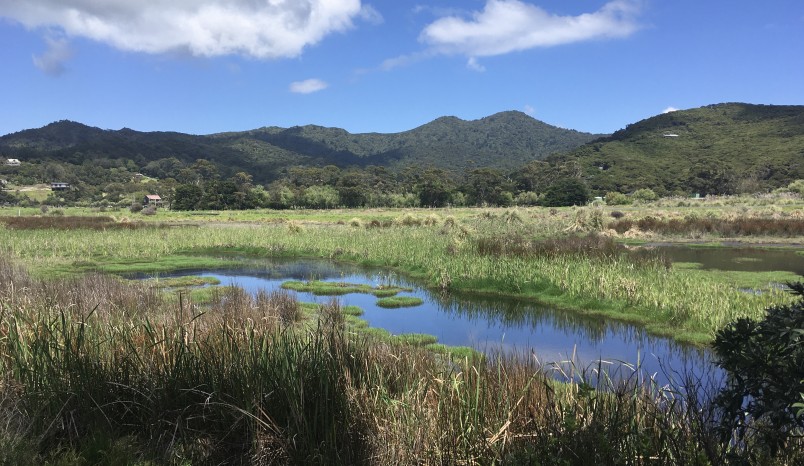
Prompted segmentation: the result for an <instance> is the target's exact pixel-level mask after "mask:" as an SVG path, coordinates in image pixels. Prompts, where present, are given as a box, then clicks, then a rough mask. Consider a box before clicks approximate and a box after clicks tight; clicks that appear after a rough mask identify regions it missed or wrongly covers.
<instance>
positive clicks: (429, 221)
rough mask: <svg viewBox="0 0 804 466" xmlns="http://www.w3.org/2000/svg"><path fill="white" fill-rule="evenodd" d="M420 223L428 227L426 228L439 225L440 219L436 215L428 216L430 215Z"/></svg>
mask: <svg viewBox="0 0 804 466" xmlns="http://www.w3.org/2000/svg"><path fill="white" fill-rule="evenodd" d="M422 223H423V224H424V225H425V226H428V227H429V226H436V225H438V224H440V223H441V217H439V216H438V215H437V214H430V215H428V216H427V217H425V218H424V220H423V221H422Z"/></svg>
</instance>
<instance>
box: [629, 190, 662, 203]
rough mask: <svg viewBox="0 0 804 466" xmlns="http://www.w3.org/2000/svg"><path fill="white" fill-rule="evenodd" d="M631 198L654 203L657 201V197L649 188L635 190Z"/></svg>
mask: <svg viewBox="0 0 804 466" xmlns="http://www.w3.org/2000/svg"><path fill="white" fill-rule="evenodd" d="M631 197H632V198H633V199H636V200H638V201H655V200H656V199H659V196H657V195H656V193H655V192H653V190H652V189H650V188H643V189H637V190H636V191H634V192H633V193H632V194H631Z"/></svg>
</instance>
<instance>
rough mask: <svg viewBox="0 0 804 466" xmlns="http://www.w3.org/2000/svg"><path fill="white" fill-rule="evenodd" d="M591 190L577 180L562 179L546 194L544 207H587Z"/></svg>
mask: <svg viewBox="0 0 804 466" xmlns="http://www.w3.org/2000/svg"><path fill="white" fill-rule="evenodd" d="M589 198H590V194H589V188H588V187H587V186H586V183H584V182H583V181H582V180H579V179H577V178H562V179H559V180H558V181H556V182H555V183H553V184H552V185H551V186H550V187H549V188H547V192H545V193H544V199H542V205H544V206H545V207H565V206H572V205H586V203H587V202H589Z"/></svg>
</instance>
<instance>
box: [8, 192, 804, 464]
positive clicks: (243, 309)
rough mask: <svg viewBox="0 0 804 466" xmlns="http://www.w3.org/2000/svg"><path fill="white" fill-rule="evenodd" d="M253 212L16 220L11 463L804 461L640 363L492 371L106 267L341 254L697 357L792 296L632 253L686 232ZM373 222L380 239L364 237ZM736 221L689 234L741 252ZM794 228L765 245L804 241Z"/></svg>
mask: <svg viewBox="0 0 804 466" xmlns="http://www.w3.org/2000/svg"><path fill="white" fill-rule="evenodd" d="M721 207H724V209H723V210H722V212H720V213H715V214H714V215H719V216H721V217H722V218H724V219H725V217H726V216H727V215H731V213H732V212H735V211H737V212H739V210H731V207H730V206H721ZM705 208H706V207H700V209H705ZM766 208H767V207H766V206H765V205H759V206H757V208H756V209H753V207H749V208H748V210H749V211H747V212H743V215H744V216H754V213H757V214H758V213H759V211H761V210H762V209H766ZM734 209H740V206H735V207H734ZM754 210H756V212H754ZM619 211H620V212H624V218H627V219H631V220H632V221H636V222H638V219H639V218H643V217H647V216H658V215H661V216H662V218H665V219H668V220H669V219H672V218H679V217H684V216H687V215H688V212H673V209H672V208H666V207H662V206H660V205H659V204H657V205H656V206H654V207H648V208H644V209H642V210H637V208H636V207H629V208H628V209H623V208H621V209H620V210H619ZM712 211H713V212H718V209H714V208H713V209H712ZM581 212H583V213H581ZM724 212H725V213H724ZM15 213H17V212H15ZM69 213H70V214H72V212H69ZM781 213H785V215H786V216H787V217H786V218H787V219H788V220H791V221H794V222H801V221H802V220H801V219H802V216H801V206H800V205H796V204H792V205H788V206H785V207H784V210H781V211H777V212H775V214H773V215H777V216H780V214H781ZM163 214H165V215H163ZM700 214H702V215H704V216H706V215H707V212H703V211H702V212H700V213H699V215H700ZM37 215H41V213H37ZM182 215H183V214H182ZM255 215H257V214H256V213H254V212H249V213H245V214H243V217H238V216H237V214H234V216H233V217H229V216H227V217H226V218H218V219H217V221H215V222H210V223H207V222H200V221H199V220H198V219H199V217H182V216H180V215H177V216H175V217H172V216H170V214H166V213H163V212H160V213H159V214H158V215H157V216H156V217H157V218H156V219H152V218H149V219H147V220H145V222H147V223H149V224H153V225H158V224H159V222H170V223H171V224H181V223H187V224H192V225H193V226H192V227H184V228H134V229H130V228H104V229H103V231H98V230H97V229H95V228H94V227H92V226H87V227H83V226H79V225H78V224H76V226H75V227H73V228H69V229H64V230H58V233H54V231H55V230H53V229H52V228H49V227H48V228H27V229H26V228H12V227H11V226H10V225H9V226H0V232H2V234H3V238H4V239H3V243H2V246H0V247H1V248H2V254H3V256H2V259H1V260H0V303H1V304H2V314H1V315H0V342H1V343H2V358H0V364H2V366H3V373H4V379H3V380H2V385H0V388H1V389H2V403H0V417H2V420H3V422H2V423H1V424H0V425H2V429H0V443H2V455H3V460H4V462H6V463H10V464H26V463H27V464H39V463H42V462H50V463H59V464H85V463H97V462H106V463H115V462H121V461H126V462H129V463H139V464H187V463H193V464H220V463H244V462H245V463H254V464H275V463H280V464H281V463H290V464H311V463H314V464H411V463H423V464H455V463H468V464H472V463H474V464H491V463H501V464H521V463H523V462H525V463H536V464H556V463H558V462H560V463H561V464H589V463H590V462H597V463H599V464H726V463H729V462H737V461H738V459H739V458H740V457H742V456H743V453H744V452H746V451H748V450H751V451H753V452H754V453H755V454H756V455H757V456H755V458H757V459H758V460H759V461H761V462H771V461H774V462H776V463H777V464H794V463H795V462H797V461H800V460H801V456H800V455H801V453H800V452H801V451H804V450H802V448H801V447H802V445H801V440H800V439H797V438H791V439H787V440H786V443H785V444H784V448H777V449H775V450H773V451H772V450H769V449H764V447H763V445H762V443H761V442H762V439H761V438H759V437H756V438H754V437H751V436H747V437H741V442H739V443H735V442H731V441H730V437H729V436H728V435H725V436H724V432H723V429H722V423H721V422H720V421H721V416H720V415H719V411H718V408H717V406H716V404H715V403H714V399H715V398H714V392H715V391H716V390H717V388H718V387H716V386H714V382H713V381H710V380H707V379H704V378H697V379H696V378H690V377H683V374H680V376H679V377H676V378H674V380H675V382H673V383H671V384H667V385H661V386H660V385H657V384H653V383H651V379H650V378H649V377H645V376H644V374H642V373H641V372H640V371H631V372H621V373H618V374H612V373H610V372H608V371H605V370H602V369H603V368H602V367H600V366H592V367H587V366H570V367H569V368H567V367H566V366H563V367H558V366H547V365H542V364H541V363H540V362H539V360H538V359H537V358H530V359H524V360H523V359H522V358H508V357H506V356H504V355H498V356H497V357H494V356H490V357H488V356H487V357H477V355H476V353H474V352H472V351H471V350H469V351H466V352H461V350H457V351H451V350H449V349H448V348H447V347H445V346H439V345H438V343H436V342H434V341H432V339H431V338H429V337H428V336H427V335H417V334H408V335H406V336H401V337H399V338H389V337H388V335H387V332H386V333H385V334H384V333H383V331H382V330H381V329H371V331H365V332H355V331H352V329H353V326H354V325H356V323H355V322H354V321H351V322H350V319H356V318H357V314H359V312H360V311H359V310H357V309H354V308H346V307H345V306H343V305H342V304H341V303H340V302H339V301H338V300H331V301H329V300H328V301H326V302H323V303H318V304H314V305H311V304H304V303H299V302H297V301H296V300H295V298H293V296H292V295H290V294H288V293H281V292H278V293H274V294H270V293H257V294H251V293H248V292H245V291H244V290H242V289H239V288H237V287H229V286H225V287H213V288H212V289H211V290H210V291H208V292H207V293H208V294H207V295H206V296H205V297H204V298H203V300H202V299H196V297H195V296H194V295H193V294H192V293H191V292H190V291H185V292H181V293H175V292H171V291H169V292H167V293H166V292H163V291H160V289H161V287H160V286H154V284H153V283H148V282H147V281H143V282H130V281H124V280H122V279H120V278H117V277H114V276H112V275H110V273H114V274H123V273H134V272H142V271H163V272H164V271H171V270H178V269H204V268H221V267H227V266H229V267H235V266H238V265H240V264H242V262H243V260H246V259H247V258H254V257H315V258H325V259H328V260H336V261H343V262H351V263H357V264H363V265H370V266H380V267H384V268H387V269H394V270H396V271H398V272H400V273H403V274H405V275H407V276H410V277H415V278H416V279H418V280H421V281H422V282H423V283H424V284H425V285H426V286H428V287H430V288H431V289H432V290H434V291H437V292H455V291H462V292H472V293H479V294H484V295H485V296H513V297H517V298H519V299H525V300H532V301H538V302H541V303H545V304H548V305H551V306H553V307H557V308H562V309H565V310H566V312H574V313H578V314H586V315H591V316H597V317H599V318H605V319H619V320H624V321H629V322H634V323H636V324H638V325H641V326H644V327H645V328H646V329H648V330H649V331H650V332H653V333H656V334H662V335H667V336H670V337H672V338H675V339H677V340H679V341H685V342H691V343H693V344H698V345H707V344H708V343H709V342H711V341H712V339H713V337H714V335H715V333H716V332H717V331H718V330H720V329H721V328H723V327H725V326H726V325H727V324H729V323H730V322H733V321H735V320H737V319H740V318H748V319H755V320H759V319H762V318H763V317H764V315H765V309H767V308H769V307H771V306H773V305H776V304H779V303H790V302H791V299H792V298H791V297H790V296H789V294H787V293H785V292H784V291H783V290H780V289H778V288H775V287H770V288H768V290H767V292H763V293H760V294H754V293H746V292H744V291H741V290H740V289H739V287H738V286H735V284H734V283H730V282H728V281H726V280H724V279H723V277H722V276H719V275H718V274H711V275H709V274H704V273H698V274H695V273H690V269H689V268H684V267H676V266H675V265H674V264H672V262H670V261H668V260H667V259H666V258H663V257H661V255H651V254H647V255H645V254H637V253H633V252H632V251H631V250H629V248H626V247H625V246H623V243H633V242H634V241H655V240H657V238H658V239H661V238H662V236H661V235H663V234H666V235H668V236H669V237H672V236H673V234H675V233H663V232H662V231H658V229H657V231H651V230H642V229H641V227H637V228H631V227H629V229H628V230H627V231H626V233H627V232H628V231H631V232H632V233H633V232H635V231H637V230H638V231H642V234H641V236H638V235H637V234H636V233H634V234H632V235H625V233H623V234H620V233H616V231H617V230H616V229H614V228H609V227H610V226H612V225H611V222H615V221H622V218H621V219H619V220H617V219H614V218H613V217H612V216H610V215H608V211H601V212H599V213H598V212H597V211H595V210H592V209H586V210H583V211H581V210H580V209H553V210H548V209H520V210H502V209H482V210H481V209H475V210H472V209H462V210H449V211H443V212H436V213H434V212H432V211H417V210H413V211H408V212H407V213H400V212H394V211H364V212H356V211H346V212H342V213H341V212H322V213H320V214H316V213H314V212H299V213H293V214H292V215H293V216H294V217H295V218H290V217H287V218H283V219H278V218H277V215H278V214H276V213H270V214H266V219H261V218H258V217H253V216H255ZM282 215H286V214H284V213H283V214H282ZM69 216H70V215H65V217H69ZM160 216H161V217H160ZM757 216H759V215H757ZM21 218H24V217H21ZM48 218H49V217H48ZM354 218H358V219H359V220H360V222H352V221H351V219H354ZM428 218H429V220H428ZM229 219H231V220H232V221H229ZM396 219H398V220H397V221H394V220H396ZM375 220H376V221H377V223H378V226H382V227H380V228H377V227H371V225H372V223H373V222H374V221H375ZM416 220H418V221H416ZM774 228H775V227H774ZM785 228H786V227H785ZM609 230H614V231H615V233H609ZM730 231H731V233H727V232H725V231H719V230H702V231H700V232H699V233H698V234H696V236H697V238H696V239H698V240H705V241H706V240H709V241H724V240H732V239H734V238H733V237H730V236H727V235H732V234H733V235H737V234H738V233H734V230H730ZM741 231H742V233H739V234H741V235H744V234H746V233H745V230H741ZM785 231H789V230H787V229H784V228H783V229H778V228H776V229H773V228H766V229H764V230H762V232H761V236H760V235H759V233H751V234H752V235H754V236H751V237H750V239H752V240H755V241H760V240H764V241H766V240H767V239H768V237H771V238H773V239H776V238H777V237H776V236H773V235H781V236H780V237H779V238H780V239H781V242H784V241H785V240H787V241H789V240H790V239H791V237H790V236H787V234H786V233H784V232H785ZM615 235H618V236H615ZM612 238H615V239H616V240H613V239H612ZM742 238H743V239H745V238H744V237H742ZM793 238H794V237H793ZM629 247H631V246H629ZM314 282H315V281H314V280H313V279H311V280H309V283H308V282H300V283H301V285H299V286H307V285H313V284H314ZM168 283H171V282H168ZM195 283H196V282H195V281H193V280H189V281H188V284H186V285H187V286H190V285H193V284H195ZM346 284H347V283H344V285H346ZM167 286H169V287H181V286H185V285H183V284H181V283H180V282H175V283H172V284H170V285H167ZM320 286H324V285H323V284H320ZM327 286H333V285H332V283H329V284H328V285H327ZM341 288H343V287H341ZM381 291H383V290H382V289H369V290H362V292H368V293H374V294H376V293H377V292H381ZM171 293H172V294H171ZM322 294H332V293H322ZM202 301H203V302H202ZM389 312H397V311H389ZM399 312H406V311H405V310H401V311H399ZM367 330H368V329H367ZM621 370H623V371H625V369H621ZM557 379H558V380H557ZM754 453H752V454H754ZM771 455H775V457H774V458H771Z"/></svg>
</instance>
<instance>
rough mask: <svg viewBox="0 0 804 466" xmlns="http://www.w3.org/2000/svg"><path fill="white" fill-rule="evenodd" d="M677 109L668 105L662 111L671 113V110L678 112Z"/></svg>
mask: <svg viewBox="0 0 804 466" xmlns="http://www.w3.org/2000/svg"><path fill="white" fill-rule="evenodd" d="M677 111H678V109H677V108H675V107H667V108H666V109H664V110H662V113H671V112H677Z"/></svg>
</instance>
